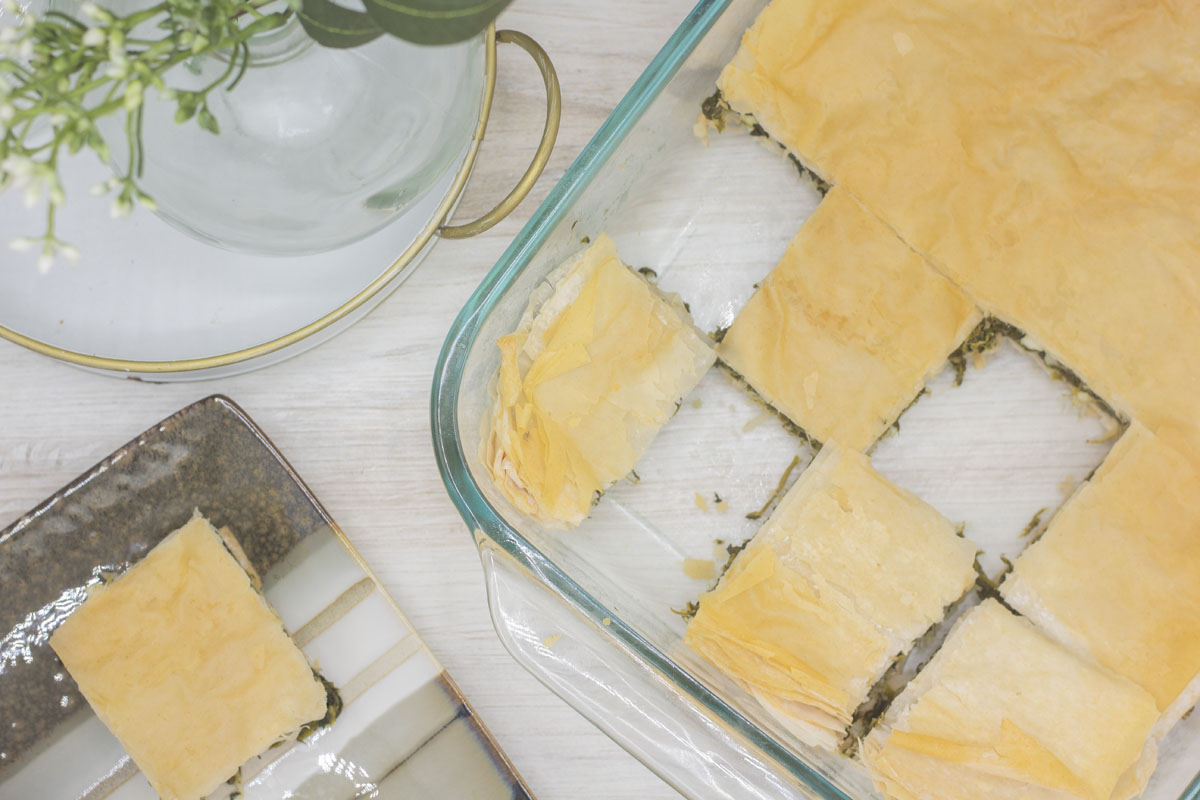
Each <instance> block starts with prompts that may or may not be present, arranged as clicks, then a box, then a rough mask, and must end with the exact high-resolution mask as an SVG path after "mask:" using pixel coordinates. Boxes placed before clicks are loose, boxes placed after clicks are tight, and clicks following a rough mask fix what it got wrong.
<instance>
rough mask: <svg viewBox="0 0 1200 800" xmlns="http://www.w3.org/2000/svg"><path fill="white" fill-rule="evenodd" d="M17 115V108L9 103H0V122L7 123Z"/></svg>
mask: <svg viewBox="0 0 1200 800" xmlns="http://www.w3.org/2000/svg"><path fill="white" fill-rule="evenodd" d="M15 116H17V110H16V109H15V108H13V106H12V104H11V103H0V124H3V125H7V124H8V123H10V122H12V121H13V117H15Z"/></svg>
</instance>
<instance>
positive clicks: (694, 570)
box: [683, 558, 717, 580]
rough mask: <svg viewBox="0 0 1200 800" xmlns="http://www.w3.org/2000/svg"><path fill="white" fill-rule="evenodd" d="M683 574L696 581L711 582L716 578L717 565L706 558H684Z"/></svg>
mask: <svg viewBox="0 0 1200 800" xmlns="http://www.w3.org/2000/svg"><path fill="white" fill-rule="evenodd" d="M683 573H684V574H685V575H687V576H688V577H689V578H695V579H696V580H712V579H713V578H715V577H717V565H716V562H714V561H710V560H709V559H707V558H685V559H684V560H683Z"/></svg>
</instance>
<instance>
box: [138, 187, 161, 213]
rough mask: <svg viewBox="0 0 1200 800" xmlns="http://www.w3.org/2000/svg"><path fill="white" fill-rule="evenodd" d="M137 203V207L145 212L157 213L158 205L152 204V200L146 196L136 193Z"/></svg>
mask: <svg viewBox="0 0 1200 800" xmlns="http://www.w3.org/2000/svg"><path fill="white" fill-rule="evenodd" d="M137 201H138V205H140V206H141V207H142V208H144V209H146V210H147V211H158V203H156V202H154V198H153V197H151V196H150V195H148V194H142V193H141V192H138V196H137Z"/></svg>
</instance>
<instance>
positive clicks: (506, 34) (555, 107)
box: [438, 30, 562, 239]
mask: <svg viewBox="0 0 1200 800" xmlns="http://www.w3.org/2000/svg"><path fill="white" fill-rule="evenodd" d="M496 41H497V42H501V43H506V42H511V43H512V44H515V45H517V46H518V47H520V48H521V49H522V50H524V51H525V52H526V53H529V55H530V56H532V57H533V60H534V62H535V63H536V64H537V66H538V69H539V70H540V71H541V73H542V80H544V81H545V82H546V127H545V128H544V129H543V130H542V141H541V143H539V144H538V149H537V152H536V153H534V154H533V161H531V162H530V163H529V168H528V169H527V170H525V174H524V175H522V176H521V180H519V181H517V185H516V186H515V187H514V188H513V190H512V191H511V192H509V193H508V196H507V197H505V198H504V199H503V200H501V201H500V202H499V203H497V204H496V207H495V208H493V209H492V210H491V211H489V212H487V213H486V214H484V215H483V216H482V217H480V218H479V219H477V220H474V221H472V222H465V223H463V224H462V225H443V226H442V227H440V228H438V235H439V236H441V237H442V238H445V239H466V238H469V237H471V236H475V235H477V234H480V233H483V232H484V231H486V230H487V229H488V228H490V227H492V226H493V225H495V224H496V223H497V222H499V221H500V220H502V219H504V218H505V217H507V216H508V215H509V214H511V213H512V212H513V209H515V208H516V207H517V206H519V205H520V204H521V201H522V200H524V199H525V196H526V195H528V194H529V190H530V189H532V188H533V185H534V184H535V183H537V179H538V178H539V177H540V176H541V174H542V170H544V169H545V168H546V162H548V161H549V160H550V152H551V151H552V150H554V140H555V139H556V138H558V122H559V119H560V117H562V93H561V92H560V91H559V88H558V73H556V72H555V71H554V65H553V64H552V63H550V56H548V55H546V51H545V50H543V49H542V47H541V45H539V44H538V43H537V42H535V41H534V40H533V39H531V38H529V37H528V36H526V35H525V34H523V33H520V32H519V31H508V30H505V31H497V32H496ZM489 99H490V98H489ZM489 105H490V103H489ZM484 132H485V131H481V132H480V138H481V139H482V138H483V134H484Z"/></svg>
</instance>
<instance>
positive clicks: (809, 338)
mask: <svg viewBox="0 0 1200 800" xmlns="http://www.w3.org/2000/svg"><path fill="white" fill-rule="evenodd" d="M979 319H980V314H979V312H978V311H977V310H976V308H975V305H974V303H972V302H971V301H970V300H969V299H967V297H966V296H965V295H963V293H962V292H961V291H959V290H958V288H957V287H955V286H954V284H952V283H951V282H950V281H948V280H946V279H945V278H943V277H942V276H941V275H939V274H938V273H937V272H936V271H934V270H933V268H932V267H930V266H929V265H928V264H926V263H925V260H924V259H923V258H921V256H920V255H918V254H917V253H915V252H914V251H913V250H912V249H911V248H910V247H909V246H908V245H906V244H905V243H904V242H902V241H901V240H900V239H899V238H897V237H896V234H894V233H893V232H892V231H891V230H890V229H889V228H888V227H887V226H886V225H884V224H883V223H882V222H880V221H879V220H878V219H877V218H876V217H875V216H874V215H873V214H871V212H869V211H867V210H866V209H864V208H863V207H862V206H861V205H860V204H859V203H858V201H856V200H855V199H854V198H853V197H851V196H850V195H849V194H847V193H846V192H845V191H843V190H841V189H839V188H836V187H835V188H834V189H833V190H831V191H830V192H829V194H828V196H827V197H826V198H825V199H824V200H822V201H821V205H820V206H819V207H818V208H817V210H816V212H815V213H814V214H813V215H812V216H811V217H810V218H809V219H808V220H806V221H805V223H804V226H803V227H802V228H801V229H800V232H799V233H798V234H797V235H796V237H795V238H794V239H793V240H792V242H791V244H790V245H789V246H788V248H787V252H786V253H784V256H783V259H782V260H781V261H780V262H779V265H778V266H776V267H775V269H774V270H773V271H772V272H771V274H770V275H768V276H767V278H766V279H765V280H764V281H763V282H762V285H761V287H760V288H759V289H758V291H757V292H755V294H754V296H753V297H751V298H750V300H749V301H748V302H747V303H746V305H745V306H744V307H743V308H742V310H741V311H740V312H739V313H738V316H737V319H736V320H735V321H734V323H733V326H732V327H730V329H729V330H728V331H727V332H726V334H725V338H724V339H723V340H722V341H721V344H720V346H719V347H718V354H719V355H720V357H721V359H722V360H723V361H724V362H726V363H727V364H728V365H729V366H730V367H732V368H733V369H734V370H735V371H737V372H738V373H739V374H740V375H741V376H742V377H743V378H745V379H746V381H747V382H748V383H749V384H750V385H751V386H753V387H754V389H755V390H756V391H758V393H759V394H761V395H762V396H763V398H764V399H765V400H766V401H767V402H768V403H770V404H771V405H772V406H774V407H775V408H776V409H777V410H779V411H781V412H782V413H784V414H785V415H787V417H788V418H789V419H791V420H792V421H793V422H795V423H796V424H797V425H799V426H800V427H801V428H803V429H804V431H805V432H806V433H807V434H809V435H810V436H811V437H813V438H814V439H816V440H818V441H822V442H823V441H825V440H827V439H836V440H837V441H838V442H840V443H841V444H843V445H846V446H847V447H852V448H854V449H856V450H863V449H866V448H867V446H868V445H870V444H871V443H872V442H874V441H875V440H876V439H878V438H879V436H880V435H881V434H882V433H883V432H884V431H885V430H886V429H887V428H888V426H889V425H891V424H892V423H893V422H894V421H895V419H896V417H897V416H899V415H900V412H902V411H903V410H904V408H905V407H906V406H907V405H908V404H909V403H910V402H912V400H913V398H914V397H916V396H917V393H918V392H920V391H921V388H922V387H923V386H924V385H925V382H926V380H928V379H929V378H930V377H932V375H933V374H935V373H936V372H937V371H938V370H940V369H941V368H942V367H943V366H944V365H945V363H946V357H947V356H949V355H950V353H951V352H953V350H954V349H955V348H956V347H957V346H958V345H959V344H960V343H961V342H962V340H963V339H964V338H966V336H967V334H968V333H969V332H970V331H971V329H972V328H974V327H975V325H976V324H977V323H978V322H979Z"/></svg>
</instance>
